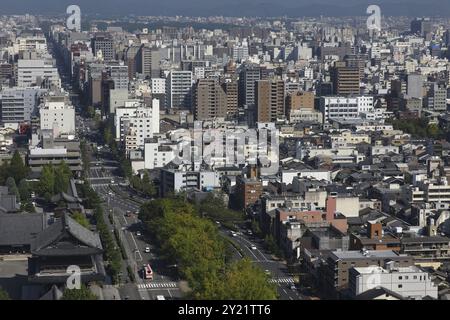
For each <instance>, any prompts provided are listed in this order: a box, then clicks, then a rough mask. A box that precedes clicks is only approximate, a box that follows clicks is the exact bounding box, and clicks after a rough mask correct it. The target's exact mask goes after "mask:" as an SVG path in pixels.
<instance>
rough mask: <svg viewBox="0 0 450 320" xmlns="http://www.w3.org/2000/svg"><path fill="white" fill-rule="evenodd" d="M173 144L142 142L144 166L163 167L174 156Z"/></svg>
mask: <svg viewBox="0 0 450 320" xmlns="http://www.w3.org/2000/svg"><path fill="white" fill-rule="evenodd" d="M173 147H176V145H174V144H161V143H158V142H157V141H152V142H145V144H144V168H145V169H155V168H163V167H164V166H165V165H167V164H168V163H170V162H171V161H172V160H173V159H174V158H175V152H174V150H173Z"/></svg>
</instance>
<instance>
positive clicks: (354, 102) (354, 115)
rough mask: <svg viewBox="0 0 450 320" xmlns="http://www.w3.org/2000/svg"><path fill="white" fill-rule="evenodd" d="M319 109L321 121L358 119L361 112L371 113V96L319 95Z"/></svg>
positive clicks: (372, 109)
mask: <svg viewBox="0 0 450 320" xmlns="http://www.w3.org/2000/svg"><path fill="white" fill-rule="evenodd" d="M320 111H321V112H322V114H323V121H324V122H328V121H329V120H350V119H358V118H360V117H361V115H362V113H371V112H373V111H374V108H373V97H369V96H359V97H321V98H320Z"/></svg>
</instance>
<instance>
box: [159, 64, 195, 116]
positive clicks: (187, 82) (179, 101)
mask: <svg viewBox="0 0 450 320" xmlns="http://www.w3.org/2000/svg"><path fill="white" fill-rule="evenodd" d="M165 98H166V108H168V109H181V110H191V109H192V72H191V71H171V72H170V73H169V75H168V76H167V78H166V97H165Z"/></svg>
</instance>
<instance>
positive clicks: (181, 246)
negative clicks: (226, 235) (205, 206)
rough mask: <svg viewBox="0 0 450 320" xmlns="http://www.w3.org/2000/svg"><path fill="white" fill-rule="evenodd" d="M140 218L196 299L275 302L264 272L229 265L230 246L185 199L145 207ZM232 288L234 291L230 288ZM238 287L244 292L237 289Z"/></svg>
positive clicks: (239, 264)
mask: <svg viewBox="0 0 450 320" xmlns="http://www.w3.org/2000/svg"><path fill="white" fill-rule="evenodd" d="M139 218H140V219H141V220H142V221H144V222H145V223H146V226H147V227H148V228H149V230H150V231H151V232H152V233H153V234H154V235H155V236H156V240H157V243H158V244H159V246H160V247H161V249H162V252H164V253H165V254H166V255H167V256H166V258H167V259H168V260H169V261H171V262H173V263H176V264H177V266H178V270H179V272H180V274H181V276H182V277H184V278H185V279H187V281H188V282H189V285H190V287H191V289H192V296H193V298H197V299H222V298H224V299H249V298H250V299H276V290H275V289H274V287H273V286H271V285H270V284H269V283H268V282H267V279H266V276H265V274H264V272H262V270H259V269H258V268H257V267H254V266H253V265H252V264H251V262H248V261H245V260H244V261H238V262H232V263H231V264H227V261H226V251H227V250H226V246H227V243H226V242H225V241H224V239H223V238H222V237H221V236H220V234H219V232H218V229H217V226H216V225H215V224H214V223H212V222H211V221H210V219H205V218H202V217H201V215H200V214H199V212H198V211H197V210H196V207H194V206H193V205H191V204H189V203H187V202H186V201H185V200H184V199H183V198H181V197H178V198H164V199H156V200H152V201H150V202H148V203H145V204H144V205H143V206H142V207H141V210H140V212H139ZM230 284H233V286H232V287H231V288H228V286H229V285H230ZM239 286H244V287H245V288H240V289H239V290H234V289H237V288H238V287H239Z"/></svg>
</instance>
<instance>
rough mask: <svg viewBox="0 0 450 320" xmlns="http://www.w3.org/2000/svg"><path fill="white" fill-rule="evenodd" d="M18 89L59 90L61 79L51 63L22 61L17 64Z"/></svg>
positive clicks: (41, 60)
mask: <svg viewBox="0 0 450 320" xmlns="http://www.w3.org/2000/svg"><path fill="white" fill-rule="evenodd" d="M17 86H18V87H22V88H23V87H33V86H38V87H44V88H51V87H53V88H60V87H61V79H60V77H59V74H58V69H57V68H55V67H54V66H53V62H51V61H46V60H43V59H40V60H22V59H20V60H19V61H18V63H17Z"/></svg>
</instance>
